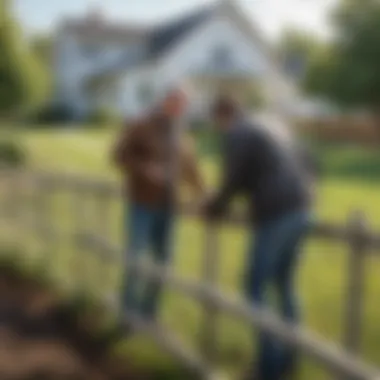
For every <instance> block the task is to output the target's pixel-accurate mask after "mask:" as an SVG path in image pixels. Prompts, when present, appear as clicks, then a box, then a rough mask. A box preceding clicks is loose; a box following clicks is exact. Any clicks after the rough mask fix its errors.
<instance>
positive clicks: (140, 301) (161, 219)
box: [122, 204, 173, 318]
mask: <svg viewBox="0 0 380 380" xmlns="http://www.w3.org/2000/svg"><path fill="white" fill-rule="evenodd" d="M172 220H173V213H172V211H171V210H170V209H169V208H166V207H162V208H150V207H148V206H144V205H140V204H131V205H129V207H128V210H127V214H126V228H127V235H128V243H127V263H126V270H125V277H124V282H123V289H122V306H123V310H132V311H135V312H138V313H140V314H143V315H144V316H146V317H148V318H155V316H156V314H157V309H158V306H159V302H160V298H161V293H162V284H161V283H158V282H157V281H154V280H145V279H143V278H142V277H141V276H139V275H138V274H137V273H136V271H134V270H133V269H129V267H128V259H137V258H140V257H141V256H142V255H144V254H146V253H147V251H148V250H149V253H150V255H151V258H152V259H153V261H154V262H155V263H156V264H165V263H166V262H167V261H168V260H169V259H170V256H171V254H170V253H171V252H170V251H171V242H170V237H171V229H172Z"/></svg>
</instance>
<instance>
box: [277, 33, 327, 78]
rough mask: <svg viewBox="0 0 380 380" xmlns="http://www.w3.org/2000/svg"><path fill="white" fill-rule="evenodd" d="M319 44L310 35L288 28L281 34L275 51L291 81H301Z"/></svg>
mask: <svg viewBox="0 0 380 380" xmlns="http://www.w3.org/2000/svg"><path fill="white" fill-rule="evenodd" d="M320 45H321V43H320V42H319V41H318V40H317V38H315V37H314V36H313V35H312V34H308V33H306V32H305V31H303V30H300V29H294V28H288V29H286V30H285V31H284V32H283V33H282V37H281V39H280V41H279V43H278V47H277V51H278V55H279V58H280V60H281V62H282V63H283V66H284V67H285V70H286V71H287V73H288V74H289V75H291V76H292V77H293V79H295V80H297V81H303V79H304V77H305V75H306V72H307V69H308V67H309V65H310V64H311V62H312V61H313V58H314V55H315V52H316V51H318V50H319V49H320Z"/></svg>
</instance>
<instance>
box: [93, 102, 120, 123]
mask: <svg viewBox="0 0 380 380" xmlns="http://www.w3.org/2000/svg"><path fill="white" fill-rule="evenodd" d="M120 121H121V117H120V115H118V114H117V113H116V112H115V111H113V110H111V109H109V108H106V107H100V108H97V109H94V110H93V111H92V112H91V113H90V114H89V115H88V118H87V122H88V123H89V125H95V126H98V127H106V126H110V125H117V124H118V123H119V122H120Z"/></svg>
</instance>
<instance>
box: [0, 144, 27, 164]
mask: <svg viewBox="0 0 380 380" xmlns="http://www.w3.org/2000/svg"><path fill="white" fill-rule="evenodd" d="M25 164H26V154H25V151H24V149H23V148H22V147H21V146H20V145H19V144H17V143H16V142H14V141H10V140H3V141H1V140H0V166H12V167H20V166H24V165H25Z"/></svg>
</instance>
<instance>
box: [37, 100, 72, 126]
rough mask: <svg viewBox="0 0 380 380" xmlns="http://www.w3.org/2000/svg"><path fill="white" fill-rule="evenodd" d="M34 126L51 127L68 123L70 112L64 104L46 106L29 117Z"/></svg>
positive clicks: (70, 117)
mask: <svg viewBox="0 0 380 380" xmlns="http://www.w3.org/2000/svg"><path fill="white" fill-rule="evenodd" d="M30 119H31V120H30V121H31V122H32V123H34V124H43V125H51V124H58V123H64V122H67V121H70V120H71V119H72V111H71V110H70V109H69V108H68V107H67V106H65V105H64V104H48V105H46V106H45V107H43V108H41V109H39V110H38V111H37V112H36V113H35V114H34V115H32V116H31V117H30Z"/></svg>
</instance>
